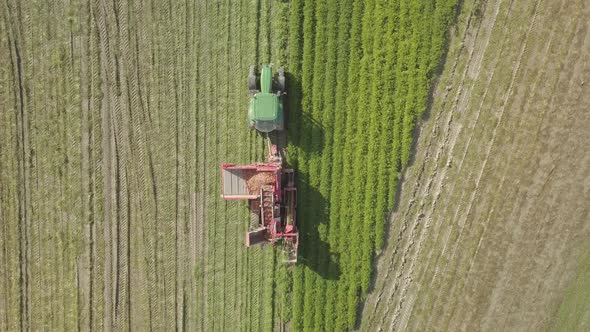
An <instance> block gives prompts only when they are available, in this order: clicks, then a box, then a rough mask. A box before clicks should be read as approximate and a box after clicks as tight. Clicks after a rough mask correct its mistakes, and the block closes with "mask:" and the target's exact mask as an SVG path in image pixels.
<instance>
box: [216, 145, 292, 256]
mask: <svg viewBox="0 0 590 332" xmlns="http://www.w3.org/2000/svg"><path fill="white" fill-rule="evenodd" d="M221 174H222V176H221V181H222V183H221V188H222V194H221V197H222V198H223V199H225V200H249V201H250V210H251V212H252V213H253V214H254V215H256V216H257V219H258V220H257V221H255V222H254V223H253V224H252V225H251V226H250V230H249V231H248V233H247V234H246V246H248V247H250V246H252V245H256V244H263V243H272V244H273V245H274V244H277V243H279V242H280V243H282V245H283V247H284V248H285V250H286V252H287V255H288V262H290V263H294V262H297V246H298V245H299V233H298V231H297V225H296V218H295V208H296V206H297V188H296V187H295V176H294V171H293V169H288V168H283V163H282V158H281V157H280V156H279V154H278V152H277V147H276V145H271V146H270V153H269V156H268V157H267V158H266V161H265V162H263V163H255V164H252V165H234V164H222V165H221Z"/></svg>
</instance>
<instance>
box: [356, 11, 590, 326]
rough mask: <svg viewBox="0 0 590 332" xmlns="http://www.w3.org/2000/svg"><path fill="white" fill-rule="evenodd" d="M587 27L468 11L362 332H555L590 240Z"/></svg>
mask: <svg viewBox="0 0 590 332" xmlns="http://www.w3.org/2000/svg"><path fill="white" fill-rule="evenodd" d="M589 27H590V7H589V6H588V4H587V3H586V2H584V1H566V0H558V1H548V0H528V1H511V0H488V1H478V0H475V1H469V0H468V1H465V3H464V4H463V7H462V13H461V15H460V17H459V23H458V24H457V27H456V28H455V29H454V31H452V33H451V35H452V39H451V46H450V50H449V54H448V57H447V61H446V65H445V67H444V70H443V74H442V77H441V78H440V82H439V83H438V86H437V88H436V91H435V94H434V99H433V106H432V110H431V111H430V116H429V118H428V119H427V120H425V122H424V124H423V126H422V128H421V130H420V133H419V139H418V144H417V149H416V150H417V153H416V155H415V160H414V161H413V163H412V165H411V166H410V167H409V169H408V170H407V172H406V174H405V176H406V177H405V181H404V183H403V185H402V187H401V199H400V202H399V206H398V207H397V208H396V209H395V212H394V213H393V215H392V216H391V220H390V221H391V227H390V231H389V236H388V237H389V238H388V243H387V246H386V248H385V249H384V250H383V252H382V253H381V255H380V257H379V258H378V266H377V277H376V279H375V282H374V289H373V291H372V293H371V294H370V295H369V297H368V299H367V301H366V303H365V305H364V308H363V312H362V318H361V330H365V331H376V330H381V331H390V330H405V329H408V330H420V331H423V330H451V331H456V330H468V331H474V330H496V331H497V330H533V331H539V330H546V329H550V328H552V327H553V326H554V321H555V319H556V316H557V313H558V309H559V307H560V304H561V303H562V301H563V300H564V298H565V296H564V295H565V294H566V293H565V290H566V288H567V287H568V285H569V284H570V283H571V282H573V281H574V279H575V272H576V270H577V268H578V265H579V262H580V259H581V257H583V253H584V251H587V250H588V248H589V246H588V243H589V241H590V240H589V239H590V215H589V212H590V204H589V203H588V202H590V145H589V143H590V112H589V111H588V109H589V107H590V86H589V82H588V79H589V78H590V35H589V34H588V28H589ZM578 282H579V281H578ZM586 284H587V283H586ZM580 285H583V284H580ZM580 285H578V286H577V287H581V286H580ZM574 289H575V288H574ZM578 289H581V288H578ZM578 303H580V304H581V305H582V308H577V310H579V311H580V312H582V315H583V312H588V311H590V305H589V303H588V302H587V301H586V302H585V303H584V302H583V301H580V302H578ZM583 306H586V309H584V308H583ZM566 316H567V314H565V315H564V317H566ZM586 324H588V322H586ZM581 326H583V325H580V326H578V328H581ZM585 326H588V325H585Z"/></svg>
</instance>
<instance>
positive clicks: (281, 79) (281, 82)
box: [278, 67, 287, 92]
mask: <svg viewBox="0 0 590 332" xmlns="http://www.w3.org/2000/svg"><path fill="white" fill-rule="evenodd" d="M285 83H286V80H285V68H283V67H281V68H279V77H278V90H279V91H281V92H287V90H286V89H287V86H286V84H285Z"/></svg>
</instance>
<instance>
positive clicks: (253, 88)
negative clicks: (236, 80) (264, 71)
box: [248, 65, 258, 93]
mask: <svg viewBox="0 0 590 332" xmlns="http://www.w3.org/2000/svg"><path fill="white" fill-rule="evenodd" d="M254 69H255V67H254V65H252V66H250V73H249V74H248V90H250V92H251V93H256V92H258V84H256V83H257V81H258V80H257V79H256V72H255V71H254Z"/></svg>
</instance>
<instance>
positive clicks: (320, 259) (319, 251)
mask: <svg viewBox="0 0 590 332" xmlns="http://www.w3.org/2000/svg"><path fill="white" fill-rule="evenodd" d="M297 185H298V192H299V193H298V195H299V196H300V197H301V196H303V197H302V198H303V199H301V200H300V202H305V203H304V204H305V205H300V204H299V203H298V214H297V220H298V223H299V225H301V226H300V227H299V241H300V246H299V260H298V262H299V264H302V265H305V266H307V267H308V268H309V269H311V270H312V271H314V272H315V273H317V274H318V276H320V277H321V278H322V279H326V280H338V279H340V275H341V274H342V271H341V269H340V264H339V257H338V255H337V254H336V253H334V252H332V250H331V248H330V244H329V243H328V242H327V241H325V239H326V237H327V229H328V221H329V211H330V207H329V202H328V200H327V199H326V197H324V196H323V195H322V194H321V193H320V192H319V191H318V190H317V189H316V188H314V187H313V186H311V185H310V184H309V181H308V177H307V174H304V173H301V174H299V175H298V178H297ZM303 209H305V210H303Z"/></svg>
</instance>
